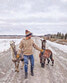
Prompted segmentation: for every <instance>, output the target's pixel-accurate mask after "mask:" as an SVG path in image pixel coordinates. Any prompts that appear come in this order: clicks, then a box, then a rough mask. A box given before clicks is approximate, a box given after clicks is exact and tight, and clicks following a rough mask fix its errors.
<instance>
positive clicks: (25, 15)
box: [0, 0, 67, 35]
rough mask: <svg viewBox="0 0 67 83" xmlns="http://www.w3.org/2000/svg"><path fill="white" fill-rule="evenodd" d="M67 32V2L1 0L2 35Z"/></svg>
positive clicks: (55, 0) (0, 28) (56, 0)
mask: <svg viewBox="0 0 67 83" xmlns="http://www.w3.org/2000/svg"><path fill="white" fill-rule="evenodd" d="M26 29H28V30H30V31H31V32H32V33H33V34H34V35H41V34H42V35H44V34H50V33H57V32H63V33H66V32H67V0H0V35H2V34H4V35H7V34H9V35H12V34H15V35H16V34H25V30H26Z"/></svg>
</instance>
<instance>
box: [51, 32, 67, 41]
mask: <svg viewBox="0 0 67 83" xmlns="http://www.w3.org/2000/svg"><path fill="white" fill-rule="evenodd" d="M51 38H58V39H65V40H66V39H67V33H66V34H63V33H61V32H58V33H57V34H52V35H51Z"/></svg>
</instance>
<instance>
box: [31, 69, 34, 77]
mask: <svg viewBox="0 0 67 83" xmlns="http://www.w3.org/2000/svg"><path fill="white" fill-rule="evenodd" d="M31 75H32V76H34V73H33V68H31Z"/></svg>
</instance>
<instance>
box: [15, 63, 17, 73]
mask: <svg viewBox="0 0 67 83" xmlns="http://www.w3.org/2000/svg"><path fill="white" fill-rule="evenodd" d="M16 71H17V65H16V62H15V72H16Z"/></svg>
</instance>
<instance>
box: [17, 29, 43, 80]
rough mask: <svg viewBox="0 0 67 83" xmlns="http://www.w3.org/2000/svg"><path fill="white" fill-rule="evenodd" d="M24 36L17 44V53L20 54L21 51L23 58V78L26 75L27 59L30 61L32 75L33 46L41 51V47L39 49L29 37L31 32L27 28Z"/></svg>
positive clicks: (32, 73)
mask: <svg viewBox="0 0 67 83" xmlns="http://www.w3.org/2000/svg"><path fill="white" fill-rule="evenodd" d="M25 34H26V37H25V38H23V39H22V40H21V42H20V44H19V51H18V54H21V52H23V58H24V70H25V79H26V78H27V77H28V59H29V60H30V63H31V67H30V68H31V75H32V76H34V72H33V69H34V56H33V47H34V48H35V49H36V50H38V51H40V52H43V50H42V49H40V48H39V47H38V46H37V45H36V44H35V43H34V41H33V40H32V39H31V37H32V33H31V32H30V31H28V30H25Z"/></svg>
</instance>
